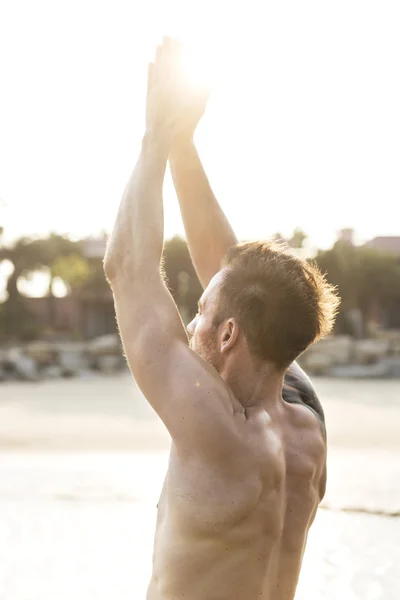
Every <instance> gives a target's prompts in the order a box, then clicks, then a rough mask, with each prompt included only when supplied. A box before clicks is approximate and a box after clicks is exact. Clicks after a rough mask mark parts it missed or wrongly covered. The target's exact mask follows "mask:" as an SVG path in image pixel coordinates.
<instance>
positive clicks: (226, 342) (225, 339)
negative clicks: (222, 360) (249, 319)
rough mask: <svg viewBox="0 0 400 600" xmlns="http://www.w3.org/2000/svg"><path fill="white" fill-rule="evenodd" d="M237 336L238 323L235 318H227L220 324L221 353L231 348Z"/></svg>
mask: <svg viewBox="0 0 400 600" xmlns="http://www.w3.org/2000/svg"><path fill="white" fill-rule="evenodd" d="M238 337H239V325H238V323H237V321H236V320H235V319H228V320H227V321H225V323H224V324H223V325H222V326H221V330H220V334H219V339H220V351H221V354H223V353H224V352H227V351H228V350H231V349H232V348H233V346H234V345H235V343H236V341H237V339H238Z"/></svg>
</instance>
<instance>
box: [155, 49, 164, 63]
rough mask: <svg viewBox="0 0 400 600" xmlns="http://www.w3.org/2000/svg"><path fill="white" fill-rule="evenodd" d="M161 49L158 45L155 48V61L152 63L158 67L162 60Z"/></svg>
mask: <svg viewBox="0 0 400 600" xmlns="http://www.w3.org/2000/svg"><path fill="white" fill-rule="evenodd" d="M162 55H163V49H162V46H161V45H158V46H157V48H156V59H155V61H154V64H155V65H158V64H159V63H160V62H161V60H162Z"/></svg>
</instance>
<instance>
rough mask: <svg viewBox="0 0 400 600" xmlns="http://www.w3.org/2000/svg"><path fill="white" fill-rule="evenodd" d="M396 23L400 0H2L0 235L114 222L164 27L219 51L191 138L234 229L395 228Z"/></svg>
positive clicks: (248, 234)
mask: <svg viewBox="0 0 400 600" xmlns="http://www.w3.org/2000/svg"><path fill="white" fill-rule="evenodd" d="M399 31H400V3H399V2H398V0H392V1H390V0H385V1H384V2H383V1H382V2H378V1H376V0H374V1H373V2H371V1H369V0H335V2H327V1H326V0H315V1H310V0H302V1H301V2H299V1H298V0H297V1H296V2H286V1H284V0H274V1H270V2H265V1H260V2H252V1H251V0H246V2H241V1H238V2H236V3H235V2H232V1H230V2H228V1H226V2H225V1H218V0H213V1H209V0H202V2H192V1H191V0H185V1H184V2H176V1H167V0H142V1H141V2H138V1H136V0H112V1H111V0H106V1H101V0H96V1H95V0H68V1H66V0H64V2H60V1H54V0H36V1H35V2H32V1H29V0H2V3H1V5H0V56H1V57H2V61H1V64H0V82H1V106H2V108H1V111H0V198H2V199H3V200H4V201H5V203H6V209H5V214H4V216H3V218H4V220H5V222H4V225H5V227H6V237H7V238H11V237H15V236H18V235H21V234H33V233H45V232H48V231H49V230H55V231H59V232H63V233H64V232H69V233H72V234H73V235H76V236H80V235H87V234H93V233H96V232H98V231H100V230H101V229H103V228H104V229H107V230H110V229H111V227H112V224H113V219H114V216H115V213H116V210H117V206H118V203H119V200H120V198H121V194H122V192H123V189H124V186H125V183H126V181H127V179H128V176H129V174H130V171H131V169H132V168H133V166H134V163H135V160H136V157H137V153H138V149H139V146H140V141H141V137H142V135H143V132H144V129H143V128H144V99H145V98H144V94H145V80H146V68H147V62H148V61H149V60H150V59H151V58H152V51H153V48H154V46H155V44H156V43H157V42H158V41H160V39H161V36H162V34H163V33H167V34H170V35H176V36H178V37H179V38H180V39H181V40H183V41H186V42H188V41H189V42H190V43H191V46H192V48H194V49H196V51H197V53H198V54H199V55H200V56H201V55H202V54H203V56H204V61H205V64H207V61H208V62H210V61H211V63H212V64H213V65H214V67H215V66H216V65H217V67H218V68H217V69H216V73H214V76H215V79H216V82H215V85H214V92H213V96H212V99H211V101H210V104H209V108H208V112H207V115H206V117H205V118H204V121H203V122H202V125H201V129H200V130H199V132H198V135H197V144H198V147H199V151H200V154H201V157H202V159H203V162H204V164H205V167H206V170H207V172H208V175H209V178H210V180H211V182H212V185H213V188H214V191H215V192H216V195H217V197H218V199H219V201H220V203H221V204H222V206H223V208H224V209H225V211H226V213H227V215H228V218H229V219H230V220H231V222H232V224H233V226H234V229H235V230H236V233H237V234H238V236H239V237H240V238H242V239H245V238H247V239H248V238H257V237H266V236H268V235H270V234H273V233H275V232H276V231H280V232H281V233H283V234H284V235H286V234H289V233H290V232H291V231H292V230H293V229H294V228H295V227H302V228H303V229H304V230H305V231H306V232H307V233H308V234H309V235H310V236H311V239H312V241H313V242H314V243H315V244H317V245H319V246H322V247H327V246H329V245H330V244H331V242H332V241H333V239H334V238H335V236H336V232H337V231H338V229H340V228H342V227H348V226H350V227H354V228H355V229H356V230H357V232H358V234H359V239H360V241H362V240H364V239H367V238H369V237H372V236H374V235H378V234H387V235H390V234H393V235H395V234H399V230H400V225H399V212H400V211H399V199H400V176H399V166H400V110H399V107H400V78H399V72H400V68H399V67H400V65H399V63H400V36H399ZM165 205H166V210H165V219H166V235H167V236H168V237H169V236H171V235H173V234H174V233H176V232H182V224H181V221H180V216H179V211H178V207H177V201H176V198H175V195H174V191H173V187H172V184H171V181H170V179H169V178H168V179H167V182H166V186H165ZM0 218H1V215H0Z"/></svg>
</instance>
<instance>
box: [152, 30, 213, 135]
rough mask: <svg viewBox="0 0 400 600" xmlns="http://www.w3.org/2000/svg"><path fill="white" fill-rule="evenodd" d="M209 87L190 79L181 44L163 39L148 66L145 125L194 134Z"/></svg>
mask: <svg viewBox="0 0 400 600" xmlns="http://www.w3.org/2000/svg"><path fill="white" fill-rule="evenodd" d="M208 96H209V90H208V89H205V88H203V89H200V88H198V87H196V86H195V85H193V84H192V83H191V82H190V79H189V77H188V76H187V73H186V72H185V70H184V68H183V61H182V47H181V45H180V44H178V43H177V42H174V41H172V40H169V39H168V38H164V42H163V45H162V46H161V47H158V49H157V55H156V60H155V62H154V64H150V65H149V74H148V87H147V108H146V124H147V128H148V129H149V130H157V131H160V130H161V131H162V132H163V133H166V134H167V135H169V136H171V137H172V136H175V135H180V134H182V133H184V132H188V133H193V132H194V130H195V129H196V127H197V124H198V122H199V121H200V119H201V117H202V116H203V114H204V111H205V108H206V104H207V100H208Z"/></svg>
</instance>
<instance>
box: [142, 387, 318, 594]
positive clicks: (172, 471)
mask: <svg viewBox="0 0 400 600" xmlns="http://www.w3.org/2000/svg"><path fill="white" fill-rule="evenodd" d="M291 383H293V382H291ZM306 383H307V382H306V381H303V384H306ZM291 394H292V395H293V394H294V390H293V389H292V390H291ZM284 395H285V391H284ZM292 398H293V396H292ZM241 436H242V437H241V440H240V442H239V443H238V448H237V455H236V456H235V457H232V459H233V460H234V461H235V465H234V466H232V465H231V468H222V467H221V466H220V465H215V466H212V465H210V464H209V463H204V462H203V461H202V460H201V458H199V457H196V456H189V457H188V456H182V455H180V454H179V452H178V451H177V450H176V448H175V447H174V446H172V450H171V456H170V462H169V469H168V473H167V476H166V479H165V483H164V487H163V490H162V493H161V497H160V501H159V506H158V517H157V527H156V535H155V543H154V559H153V560H154V562H153V577H152V581H151V583H150V586H149V590H148V596H147V598H148V600H167V599H168V600H172V599H178V598H190V600H205V599H206V598H215V599H221V600H228V599H229V600H253V599H255V598H259V597H262V598H264V599H265V600H292V599H293V598H294V594H295V590H296V585H297V580H298V576H299V572H300V567H301V561H302V557H303V551H304V547H305V543H306V539H307V533H308V529H309V527H310V525H311V523H312V521H313V519H314V517H315V513H316V510H317V507H318V504H319V502H320V500H321V497H322V495H323V491H324V477H325V475H324V473H325V460H326V443H325V434H324V430H323V427H322V425H321V423H320V422H319V421H318V419H317V418H316V416H315V415H314V414H313V412H312V411H311V410H310V409H309V408H308V407H307V406H305V405H304V403H303V402H302V401H301V399H299V401H298V403H295V404H289V403H282V405H281V406H280V407H279V409H278V410H277V411H276V413H275V414H273V415H270V414H269V415H268V414H266V413H265V411H264V410H262V409H261V410H260V409H255V410H254V411H250V412H249V414H248V415H247V419H246V420H243V421H242V423H241Z"/></svg>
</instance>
